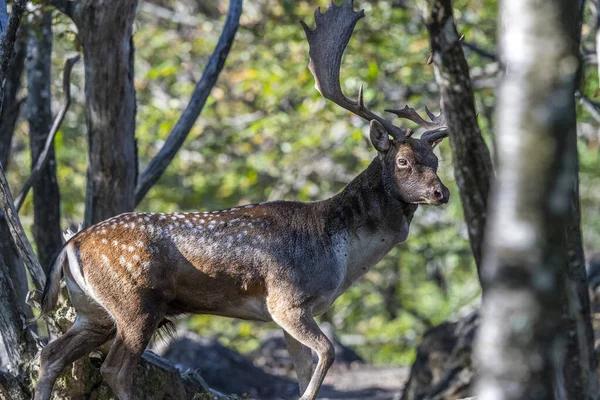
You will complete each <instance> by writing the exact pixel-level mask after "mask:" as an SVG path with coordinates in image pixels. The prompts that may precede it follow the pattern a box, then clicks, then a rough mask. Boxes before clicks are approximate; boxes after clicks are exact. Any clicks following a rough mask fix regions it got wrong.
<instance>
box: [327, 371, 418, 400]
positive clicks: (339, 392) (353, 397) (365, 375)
mask: <svg viewBox="0 0 600 400" xmlns="http://www.w3.org/2000/svg"><path fill="white" fill-rule="evenodd" d="M409 372H410V368H409V367H393V366H375V365H369V364H357V365H352V366H350V367H347V366H339V367H338V368H336V367H335V366H334V367H333V368H332V369H331V370H330V371H329V373H328V374H327V377H326V378H325V382H324V385H323V387H322V388H321V391H320V392H319V398H322V399H324V400H325V399H336V400H338V399H340V400H341V399H344V400H359V399H360V400H363V399H373V400H399V399H400V396H401V394H402V393H401V391H402V388H403V387H404V384H405V383H406V380H407V379H408V375H409Z"/></svg>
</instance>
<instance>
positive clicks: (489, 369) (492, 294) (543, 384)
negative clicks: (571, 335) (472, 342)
mask: <svg viewBox="0 0 600 400" xmlns="http://www.w3.org/2000/svg"><path fill="white" fill-rule="evenodd" d="M578 13H579V7H578V6H577V5H574V4H573V3H572V2H571V1H569V0H546V1H537V0H504V1H503V2H502V3H501V20H502V25H503V29H502V31H501V41H500V43H501V54H502V61H503V63H504V65H506V67H507V72H506V76H505V78H504V81H503V84H502V86H501V88H500V92H499V103H498V117H497V138H498V160H499V167H498V180H497V183H496V186H495V187H494V197H493V202H492V206H491V208H490V209H491V210H492V216H491V220H490V226H489V227H488V235H487V244H488V246H487V249H486V253H485V259H484V266H483V270H482V272H483V274H482V278H483V281H484V287H485V288H486V291H485V293H484V302H483V307H482V322H481V328H480V331H479V336H478V340H477V347H476V356H477V358H478V362H479V364H478V365H479V367H480V371H479V374H480V378H479V382H478V390H479V396H478V399H480V400H491V399H494V400H505V399H506V400H508V399H515V400H516V399H524V398H527V399H532V400H536V399H553V398H563V397H565V395H566V394H565V392H564V382H563V375H562V373H563V371H562V369H561V368H562V365H563V362H564V356H565V351H564V349H565V343H566V335H565V334H564V333H565V329H564V328H563V327H562V326H561V313H562V310H563V302H564V300H565V299H566V290H565V285H564V280H565V278H566V266H567V263H568V254H567V253H568V251H567V240H566V235H565V227H566V226H567V224H568V223H569V221H568V218H569V215H570V205H571V200H572V182H573V181H574V178H575V175H576V174H577V168H576V165H577V164H576V148H575V147H574V146H571V145H569V143H570V141H571V140H572V139H571V138H570V136H571V135H573V134H574V132H575V129H574V127H575V98H574V92H575V88H576V81H577V72H578V54H577V52H576V49H577V46H576V45H574V42H576V41H577V37H576V36H575V35H574V34H573V33H574V32H576V29H575V28H573V24H577V16H578Z"/></svg>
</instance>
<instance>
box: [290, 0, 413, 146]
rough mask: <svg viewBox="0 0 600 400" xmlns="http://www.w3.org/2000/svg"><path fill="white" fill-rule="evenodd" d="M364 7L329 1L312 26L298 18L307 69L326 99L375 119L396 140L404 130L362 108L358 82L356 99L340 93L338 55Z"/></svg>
mask: <svg viewBox="0 0 600 400" xmlns="http://www.w3.org/2000/svg"><path fill="white" fill-rule="evenodd" d="M364 15H365V14H364V10H360V11H354V0H346V1H345V2H344V3H343V4H341V5H339V6H336V5H335V4H334V3H333V0H332V1H331V2H330V4H329V7H328V8H327V11H325V13H323V14H322V13H321V11H320V9H319V8H317V10H316V11H315V25H316V27H315V29H314V30H312V29H310V28H309V27H308V26H307V25H306V24H305V23H304V21H300V23H301V24H302V27H303V28H304V31H305V32H306V39H307V40H308V44H309V47H310V50H309V55H310V62H309V64H308V68H309V69H310V72H311V73H312V75H313V77H314V78H315V87H316V89H317V90H318V91H319V93H321V95H323V97H325V98H326V99H328V100H331V101H333V102H334V103H335V104H337V105H339V106H341V107H343V108H345V109H346V110H348V111H350V112H352V113H354V114H356V115H358V116H359V117H361V118H364V119H366V120H367V121H371V120H374V119H375V120H377V121H378V122H380V123H381V124H382V125H383V126H384V127H385V128H386V130H387V132H388V133H389V134H390V135H392V136H393V137H394V138H396V139H401V138H403V137H405V131H404V129H402V128H400V127H397V126H395V125H394V124H392V123H391V122H389V121H387V120H386V119H384V118H382V117H380V116H378V115H376V114H374V113H373V112H371V111H370V110H369V109H368V108H366V107H365V104H364V99H363V89H362V85H361V88H360V90H359V93H358V99H357V101H352V100H350V99H349V98H347V97H346V96H345V95H344V94H343V93H342V88H341V85H340V66H341V63H342V55H343V53H344V50H345V49H346V46H347V45H348V41H349V40H350V37H351V36H352V32H353V31H354V27H355V26H356V23H357V22H358V20H359V19H361V18H362V17H364Z"/></svg>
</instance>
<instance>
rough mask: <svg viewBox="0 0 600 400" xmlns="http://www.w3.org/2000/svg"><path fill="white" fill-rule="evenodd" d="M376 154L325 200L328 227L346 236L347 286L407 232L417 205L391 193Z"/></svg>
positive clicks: (404, 237)
mask: <svg viewBox="0 0 600 400" xmlns="http://www.w3.org/2000/svg"><path fill="white" fill-rule="evenodd" d="M382 169H383V163H382V161H381V160H380V159H379V157H377V158H375V160H373V162H371V164H370V165H369V167H368V168H367V169H366V170H364V171H363V172H362V173H361V174H360V175H359V176H357V177H356V178H355V179H354V180H353V181H352V182H350V184H348V186H346V188H345V189H344V190H343V191H342V192H341V193H339V194H338V195H336V196H334V197H332V198H331V199H329V200H328V201H326V202H325V207H326V215H327V217H326V218H325V220H326V223H327V225H328V231H329V232H331V233H334V232H339V233H340V234H341V236H342V237H344V238H345V239H344V240H343V242H344V243H345V245H344V248H345V251H344V253H343V254H344V255H345V256H346V275H347V276H346V285H345V286H346V287H347V286H349V285H350V284H351V283H352V282H354V281H355V280H356V279H357V278H358V277H360V276H361V275H363V274H364V273H366V272H367V271H368V270H369V269H370V268H371V267H372V266H373V265H375V264H376V263H377V262H378V261H379V260H381V259H382V258H383V257H384V256H385V255H386V254H387V253H388V252H389V251H390V250H391V249H392V248H393V247H394V246H396V245H397V244H398V243H400V242H403V241H404V240H405V239H406V237H407V235H408V229H409V225H410V222H411V220H412V217H413V214H414V212H415V210H416V209H417V205H414V204H408V203H404V202H402V201H400V200H398V199H396V198H394V196H392V195H391V193H390V191H389V190H387V189H386V185H385V183H384V180H383V174H382Z"/></svg>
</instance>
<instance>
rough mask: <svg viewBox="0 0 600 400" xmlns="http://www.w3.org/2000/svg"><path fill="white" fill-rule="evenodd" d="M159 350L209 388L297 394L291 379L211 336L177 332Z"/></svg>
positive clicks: (252, 393)
mask: <svg viewBox="0 0 600 400" xmlns="http://www.w3.org/2000/svg"><path fill="white" fill-rule="evenodd" d="M159 351H160V353H161V355H162V356H164V357H165V358H166V359H167V360H169V361H170V362H171V363H172V364H173V365H175V366H176V367H177V368H178V369H180V370H182V371H185V370H187V369H191V370H194V371H197V372H198V374H199V375H200V376H202V378H203V379H204V380H205V381H206V383H207V384H208V385H209V386H210V387H211V388H214V389H216V390H218V391H220V392H223V393H227V394H229V393H233V394H237V395H244V394H247V395H249V396H250V397H254V398H259V399H269V398H281V397H286V398H289V397H291V396H298V385H297V383H296V381H295V380H291V379H287V378H283V377H279V376H274V375H271V374H269V373H267V372H265V371H263V370H262V369H260V368H258V367H257V366H255V365H254V364H253V363H252V361H251V360H249V359H247V358H246V357H244V356H242V355H241V354H239V353H237V352H235V351H233V350H231V349H228V348H227V347H225V346H223V345H221V344H220V343H219V342H217V341H216V340H215V339H208V338H203V337H201V336H198V335H196V334H193V333H189V332H186V333H181V334H179V336H178V337H176V338H174V339H172V340H171V341H170V342H169V343H168V344H167V345H166V346H164V347H163V349H161V350H159Z"/></svg>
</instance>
